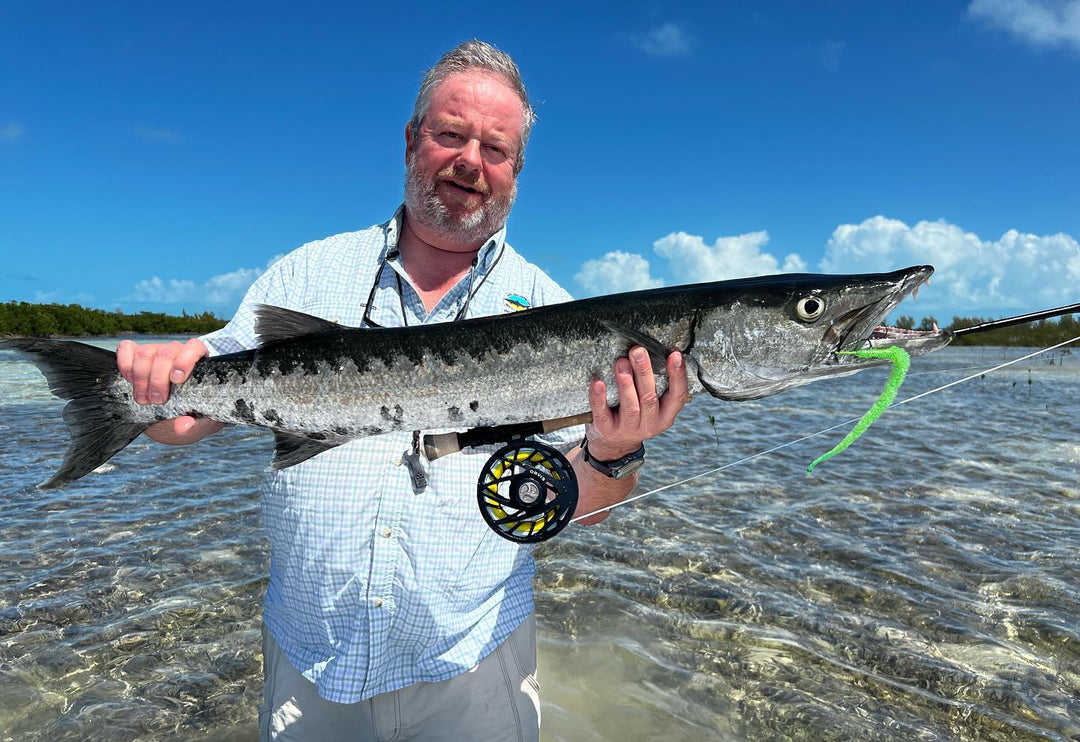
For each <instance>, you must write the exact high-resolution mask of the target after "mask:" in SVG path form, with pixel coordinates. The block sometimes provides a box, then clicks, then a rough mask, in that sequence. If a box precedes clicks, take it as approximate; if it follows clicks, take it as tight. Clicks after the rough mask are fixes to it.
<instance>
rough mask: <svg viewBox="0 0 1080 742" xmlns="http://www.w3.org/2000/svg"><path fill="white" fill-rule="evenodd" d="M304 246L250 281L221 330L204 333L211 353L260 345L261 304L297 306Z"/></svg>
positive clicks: (302, 271)
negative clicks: (258, 315) (258, 314)
mask: <svg viewBox="0 0 1080 742" xmlns="http://www.w3.org/2000/svg"><path fill="white" fill-rule="evenodd" d="M305 268H306V261H305V259H304V248H300V249H298V250H294V251H293V252H291V253H289V254H288V255H286V256H285V257H283V258H282V259H281V260H279V261H277V262H276V263H274V264H273V265H272V266H270V268H269V269H268V270H267V271H266V272H265V273H263V274H262V275H261V276H259V278H258V279H256V281H255V283H253V284H251V288H249V289H248V290H247V293H246V294H245V295H244V299H243V301H241V302H240V307H239V308H238V309H237V310H236V314H234V315H233V318H232V319H231V320H229V323H228V324H227V325H225V326H224V327H223V328H221V329H220V330H215V331H214V332H211V333H209V334H206V335H203V336H202V337H201V338H199V339H200V340H202V341H203V343H205V344H206V347H207V349H208V350H209V351H210V355H211V356H216V355H223V354H225V353H236V352H239V351H243V350H251V349H252V348H256V347H258V345H259V337H258V334H257V333H256V332H255V310H256V308H257V307H258V306H259V305H260V304H269V305H271V306H276V307H285V308H294V304H295V302H296V297H297V295H298V294H299V292H300V291H302V290H303V287H304V285H305V278H306V270H305Z"/></svg>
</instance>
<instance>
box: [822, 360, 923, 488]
mask: <svg viewBox="0 0 1080 742" xmlns="http://www.w3.org/2000/svg"><path fill="white" fill-rule="evenodd" d="M837 354H838V355H849V356H858V357H859V358H883V359H885V360H888V361H891V362H892V372H891V373H890V374H889V378H888V380H887V381H886V382H885V388H884V389H883V390H882V391H881V396H880V397H878V398H877V401H876V402H874V405H873V407H871V408H870V409H869V410H867V411H866V414H865V415H863V416H862V418H861V419H860V420H859V422H857V423H855V427H854V428H852V429H851V432H850V433H848V434H847V435H846V436H844V440H842V441H840V442H839V443H837V444H836V446H835V447H834V448H833V449H832V450H831V451H829V452H828V453H823V454H822V455H821V456H818V457H817V458H816V459H814V461H813V463H811V464H810V466H808V467H806V474H807V476H809V475H810V473H811V472H812V471H814V467H815V466H817V465H818V464H820V463H821V462H822V461H824V460H825V459H828V458H832V457H833V456H835V455H836V454H838V453H840V452H841V451H843V450H844V449H845V448H847V447H848V446H850V445H851V444H852V443H854V442H855V441H856V440H857V439H858V437H859V436H860V435H862V434H863V433H865V432H866V429H867V428H869V427H870V424H871V423H872V422H874V421H875V420H877V419H878V418H879V417H881V413H883V412H885V408H886V407H888V406H889V405H891V404H892V403H893V400H894V399H896V393H897V392H898V391H900V385H901V384H903V383H904V377H905V376H906V375H907V372H908V368H910V367H911V356H909V355H908V354H907V351H906V350H904V349H903V348H896V347H893V348H885V349H882V350H840V351H837Z"/></svg>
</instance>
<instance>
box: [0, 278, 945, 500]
mask: <svg viewBox="0 0 1080 742" xmlns="http://www.w3.org/2000/svg"><path fill="white" fill-rule="evenodd" d="M932 272H933V268H931V267H929V266H915V267H912V268H907V269H904V270H899V271H895V272H893V273H880V274H864V275H850V276H830V275H816V274H790V275H776V276H764V277H758V278H747V279H741V280H734V281H721V282H715V283H703V284H695V285H691V286H675V287H670V288H662V289H655V290H650V291H637V292H631V293H625V294H616V295H612V296H602V297H596V298H592V299H585V300H581V301H574V302H569V303H566V304H558V305H551V306H546V307H539V308H536V309H530V310H527V311H522V312H514V313H511V314H506V315H501V316H495V317H482V318H477V319H470V320H465V321H462V322H455V323H448V324H437V325H424V326H420V327H408V328H380V329H357V328H345V327H340V326H338V325H336V324H334V323H331V322H328V321H326V320H323V319H319V318H316V317H311V316H308V315H305V314H301V313H298V312H293V311H290V310H287V309H280V308H276V307H262V308H260V309H259V310H258V313H257V317H258V318H257V323H256V331H257V333H258V335H259V338H260V342H261V345H260V347H259V348H257V349H255V350H251V351H246V352H241V353H233V354H229V355H222V356H216V357H213V358H205V359H203V360H201V361H200V362H199V363H198V364H196V366H195V369H194V371H193V372H192V375H191V377H190V379H189V380H188V381H187V382H186V383H184V384H182V385H178V386H174V387H173V388H172V392H171V395H170V398H169V400H168V401H167V403H165V404H162V405H149V406H141V405H138V404H136V403H135V402H134V400H133V399H132V394H131V386H130V384H128V382H126V381H124V380H123V379H122V378H121V377H120V375H119V373H118V372H117V370H116V357H115V354H114V353H112V352H110V351H106V350H103V349H100V348H95V347H92V346H89V345H85V344H83V343H77V342H69V341H57V340H41V339H16V340H4V341H0V348H3V349H9V350H14V351H17V352H19V353H21V354H22V355H23V356H24V357H26V358H27V359H28V360H30V361H32V362H33V363H35V364H36V365H37V366H38V368H39V369H40V370H41V371H42V373H44V374H45V376H46V378H47V379H48V383H49V386H50V388H51V390H52V392H53V393H54V394H55V395H56V396H58V397H60V398H63V399H68V400H70V401H69V402H68V404H67V406H66V407H65V408H64V419H65V421H66V422H67V424H68V428H69V431H70V434H71V439H72V440H71V444H70V446H69V448H68V450H67V453H66V454H65V456H64V460H63V462H62V464H61V466H60V469H59V470H58V471H57V472H56V474H55V475H53V477H52V478H51V479H49V480H48V481H47V482H44V483H43V484H42V485H41V486H42V487H58V486H61V485H64V484H66V483H68V482H71V481H73V480H75V479H78V478H79V477H81V476H83V475H85V474H86V473H88V472H90V471H92V470H93V469H95V468H97V467H98V466H100V465H101V464H103V463H104V462H105V461H107V460H108V459H109V458H111V457H112V456H113V455H114V454H116V453H117V452H118V451H120V450H121V449H123V448H124V447H125V446H127V445H128V443H130V442H131V441H132V440H133V439H134V438H135V437H137V436H138V435H139V434H140V433H141V432H142V431H144V430H145V429H146V428H147V427H148V426H149V425H151V424H153V423H154V422H156V421H158V420H164V419H168V418H172V417H177V416H179V415H193V416H196V417H207V418H212V419H214V420H219V421H221V422H224V423H233V424H240V425H255V426H260V427H264V428H269V429H270V430H272V431H273V432H274V435H275V438H276V446H275V456H274V461H273V466H274V467H275V468H282V467H287V466H292V465H294V464H297V463H300V462H301V461H304V460H305V459H307V458H309V457H311V456H314V455H317V454H318V453H321V452H323V451H325V450H328V449H330V448H333V447H335V446H338V445H341V444H343V443H346V442H348V441H351V440H354V439H356V438H361V437H364V436H371V435H378V434H380V433H386V432H391V431H400V430H426V431H430V430H446V429H455V430H469V429H473V428H480V427H496V428H498V427H502V426H510V425H515V424H519V423H525V422H533V421H542V420H551V419H555V418H564V417H569V416H573V415H578V414H580V413H585V412H588V409H589V400H588V387H589V382H590V380H592V379H595V378H601V379H604V380H605V381H606V382H607V385H608V389H609V398H608V403H609V404H610V405H612V406H614V405H616V404H617V403H618V399H617V395H616V394H615V385H614V382H613V379H612V368H613V364H614V361H615V359H616V358H618V357H620V356H623V355H625V354H626V353H627V351H628V349H629V347H630V346H631V345H635V344H636V345H642V346H643V347H645V348H646V349H647V350H648V351H649V354H650V356H651V357H652V360H653V366H654V369H655V371H656V373H657V386H658V390H659V391H661V392H663V391H664V389H665V388H666V386H667V377H666V375H665V365H664V362H665V359H666V356H667V355H668V353H670V352H671V351H673V350H679V351H682V353H683V355H684V357H685V359H686V368H687V373H688V376H689V384H690V388H689V392H690V394H691V395H694V394H699V393H701V392H707V393H709V394H711V395H712V396H714V397H718V398H721V399H728V400H747V399H757V398H760V397H765V396H768V395H771V394H776V393H778V392H781V391H784V390H786V389H790V388H792V387H796V386H800V385H802V384H807V383H810V382H812V381H815V380H817V379H821V378H826V377H831V376H837V375H843V374H849V373H854V372H856V371H859V370H861V369H863V368H867V367H869V366H874V365H880V363H881V361H875V360H867V359H862V358H857V357H855V356H850V355H837V351H850V350H857V349H864V348H870V347H874V348H883V347H890V346H900V347H905V348H906V349H908V350H909V351H910V352H912V354H915V355H918V354H924V353H928V352H930V351H932V350H936V349H938V348H941V347H944V346H945V345H946V344H948V342H949V341H950V340H951V338H952V336H951V334H950V333H948V332H945V331H934V332H910V331H899V330H897V329H895V328H887V327H882V326H881V323H882V321H883V320H884V318H885V316H886V315H887V314H888V313H889V312H890V311H891V310H892V309H893V308H894V307H895V306H896V305H897V304H899V303H900V302H901V301H902V300H903V299H904V298H905V297H907V296H908V295H909V294H911V293H912V292H914V291H916V290H917V289H918V287H919V286H920V285H922V284H923V283H924V282H925V281H926V280H927V279H928V278H929V277H930V274H931V273H932Z"/></svg>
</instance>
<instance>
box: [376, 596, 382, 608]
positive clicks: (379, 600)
mask: <svg viewBox="0 0 1080 742" xmlns="http://www.w3.org/2000/svg"><path fill="white" fill-rule="evenodd" d="M375 607H376V608H382V598H375Z"/></svg>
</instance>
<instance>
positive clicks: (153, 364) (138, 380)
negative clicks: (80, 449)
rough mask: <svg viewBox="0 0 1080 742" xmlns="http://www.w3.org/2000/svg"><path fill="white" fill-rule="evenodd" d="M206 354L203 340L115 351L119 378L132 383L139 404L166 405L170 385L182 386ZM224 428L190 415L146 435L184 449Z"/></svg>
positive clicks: (126, 343)
mask: <svg viewBox="0 0 1080 742" xmlns="http://www.w3.org/2000/svg"><path fill="white" fill-rule="evenodd" d="M206 354H207V350H206V346H205V345H203V342H202V341H201V340H198V339H196V338H192V339H191V340H188V341H187V343H179V342H175V341H174V342H171V343H146V344H145V345H138V344H136V343H134V342H132V341H130V340H122V341H121V342H120V345H119V346H118V347H117V349H116V366H117V368H118V369H120V375H121V376H123V377H124V378H125V379H127V380H128V381H129V382H131V388H132V396H133V397H134V399H135V402H136V403H137V404H142V405H145V404H164V403H165V401H166V400H167V399H168V398H169V389H170V385H171V384H183V383H184V382H185V381H187V379H188V376H190V375H191V369H193V368H195V364H196V362H198V360H199V359H200V358H202V357H203V356H205V355H206ZM223 427H225V425H224V423H219V422H217V421H216V420H208V419H206V418H201V419H196V418H194V417H190V416H188V415H184V416H182V417H176V418H173V419H171V420H162V421H161V422H159V423H154V424H153V425H151V426H150V427H149V428H147V429H146V435H147V436H149V437H150V438H152V439H153V440H155V441H158V442H159V443H168V444H171V445H183V444H187V443H194V442H195V441H197V440H200V439H202V438H205V437H206V436H208V435H210V434H211V433H216V432H217V431H219V430H221V429H222V428H223Z"/></svg>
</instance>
